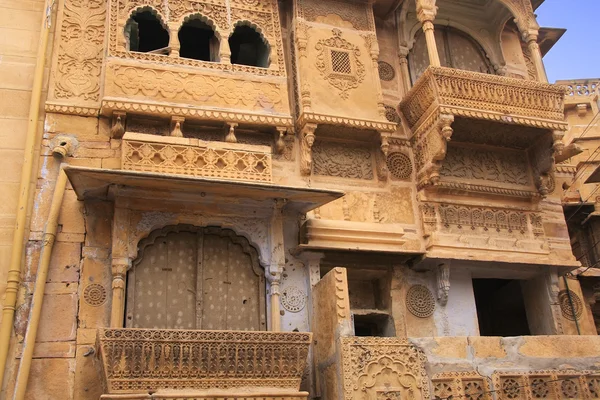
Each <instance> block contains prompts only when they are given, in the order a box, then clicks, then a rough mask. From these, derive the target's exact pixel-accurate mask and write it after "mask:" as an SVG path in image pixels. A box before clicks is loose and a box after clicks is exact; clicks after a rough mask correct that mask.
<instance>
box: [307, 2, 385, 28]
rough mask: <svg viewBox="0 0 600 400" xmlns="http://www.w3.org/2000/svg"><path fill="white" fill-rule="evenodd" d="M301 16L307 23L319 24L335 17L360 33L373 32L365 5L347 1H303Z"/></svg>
mask: <svg viewBox="0 0 600 400" xmlns="http://www.w3.org/2000/svg"><path fill="white" fill-rule="evenodd" d="M300 4H301V6H300V7H301V8H300V9H301V16H302V17H303V18H304V19H306V20H307V21H314V22H321V21H322V18H326V17H327V16H329V15H336V16H338V17H339V18H341V19H342V20H344V21H347V22H349V23H350V24H351V25H352V27H353V28H354V29H357V30H360V31H367V30H370V31H373V30H374V26H373V23H372V18H373V17H372V15H371V13H370V10H369V7H368V6H367V4H365V3H354V2H349V1H338V0H334V1H327V2H323V1H320V0H303V1H302V2H301V3H300Z"/></svg>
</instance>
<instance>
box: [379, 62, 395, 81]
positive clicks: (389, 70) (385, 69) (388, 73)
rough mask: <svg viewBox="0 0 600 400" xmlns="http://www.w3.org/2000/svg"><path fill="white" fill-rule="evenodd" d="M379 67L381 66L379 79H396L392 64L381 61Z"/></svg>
mask: <svg viewBox="0 0 600 400" xmlns="http://www.w3.org/2000/svg"><path fill="white" fill-rule="evenodd" d="M377 65H378V66H379V79H381V80H382V81H391V80H392V79H394V77H395V76H396V72H395V71H394V67H392V65H391V64H389V63H386V62H385V61H379V62H378V63H377Z"/></svg>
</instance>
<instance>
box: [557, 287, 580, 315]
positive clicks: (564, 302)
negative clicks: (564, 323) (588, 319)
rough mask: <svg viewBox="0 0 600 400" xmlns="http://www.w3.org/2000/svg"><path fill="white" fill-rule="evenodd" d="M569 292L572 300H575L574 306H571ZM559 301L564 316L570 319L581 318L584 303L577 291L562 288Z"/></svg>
mask: <svg viewBox="0 0 600 400" xmlns="http://www.w3.org/2000/svg"><path fill="white" fill-rule="evenodd" d="M569 294H570V295H571V300H572V301H573V307H572V308H571V301H570V300H569ZM558 303H559V304H560V311H561V312H562V315H563V317H565V318H566V319H568V320H571V321H575V319H579V317H581V314H582V313H583V303H582V302H581V299H580V298H579V296H577V294H576V293H574V292H573V291H571V290H569V291H568V292H567V290H561V291H560V292H558Z"/></svg>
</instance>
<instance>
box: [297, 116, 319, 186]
mask: <svg viewBox="0 0 600 400" xmlns="http://www.w3.org/2000/svg"><path fill="white" fill-rule="evenodd" d="M316 130H317V124H306V125H304V127H303V128H302V130H301V131H300V135H301V138H300V173H301V174H302V175H304V176H308V175H310V173H311V171H312V146H313V144H314V143H315V131H316Z"/></svg>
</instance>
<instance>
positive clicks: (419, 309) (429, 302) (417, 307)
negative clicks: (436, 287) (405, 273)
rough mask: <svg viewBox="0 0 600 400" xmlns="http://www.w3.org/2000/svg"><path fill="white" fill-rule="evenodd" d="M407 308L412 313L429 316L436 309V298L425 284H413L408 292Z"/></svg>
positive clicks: (420, 316) (421, 316) (417, 315)
mask: <svg viewBox="0 0 600 400" xmlns="http://www.w3.org/2000/svg"><path fill="white" fill-rule="evenodd" d="M406 308H407V309H408V311H410V313H411V314H412V315H414V316H415V317H419V318H428V317H431V316H432V315H433V311H434V310H435V300H434V298H433V294H431V291H430V290H429V289H428V288H427V287H426V286H423V285H413V286H411V287H410V289H408V292H406Z"/></svg>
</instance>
